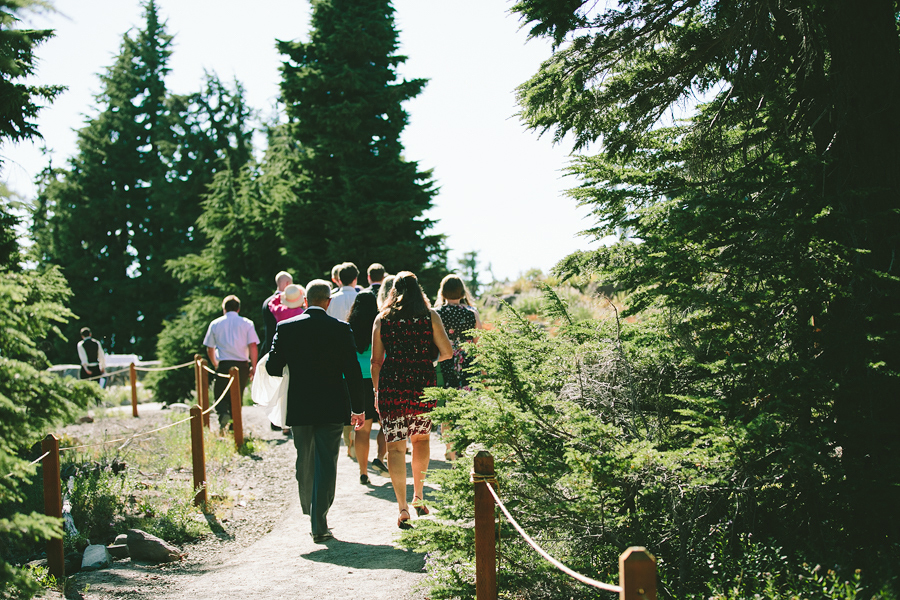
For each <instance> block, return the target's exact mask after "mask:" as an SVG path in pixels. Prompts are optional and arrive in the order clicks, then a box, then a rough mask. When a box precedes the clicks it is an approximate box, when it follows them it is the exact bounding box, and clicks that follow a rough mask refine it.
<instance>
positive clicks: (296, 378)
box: [266, 279, 365, 544]
mask: <svg viewBox="0 0 900 600" xmlns="http://www.w3.org/2000/svg"><path fill="white" fill-rule="evenodd" d="M330 295H331V286H330V285H328V282H327V281H324V280H321V279H316V280H313V281H311V282H309V285H307V286H306V307H307V308H306V311H305V312H304V313H303V314H302V315H300V316H299V317H295V318H293V319H288V320H287V321H282V322H281V323H279V324H278V328H277V330H276V332H275V341H274V342H273V344H272V350H271V351H270V352H269V357H268V359H267V361H268V362H267V363H266V372H267V373H268V374H269V375H272V376H275V377H281V376H283V374H284V368H285V367H288V368H289V370H290V381H289V383H288V392H287V415H286V422H287V424H288V425H289V426H290V427H291V430H292V432H293V437H294V447H295V448H296V449H297V473H296V476H297V484H298V487H299V491H300V508H301V509H302V510H303V514H305V515H310V517H311V519H310V521H311V530H312V536H313V541H314V542H316V543H317V544H318V543H323V542H326V541H328V540H330V539H333V538H334V535H333V534H332V532H331V530H330V529H329V528H328V510H329V509H330V508H331V504H332V502H333V501H334V490H335V484H336V482H337V462H338V453H339V451H340V443H341V430H342V429H343V426H344V423H346V422H347V420H348V418H349V421H350V423H351V425H352V426H353V427H359V426H361V425H362V424H363V422H364V421H365V411H364V408H363V389H362V386H363V379H362V372H361V371H360V368H359V362H358V361H357V359H356V344H355V342H354V340H353V332H352V331H351V329H350V325H348V324H347V323H346V322H344V321H339V320H338V319H335V318H333V317H330V316H328V314H327V313H326V309H327V308H328V305H329V303H330V301H331V299H330Z"/></svg>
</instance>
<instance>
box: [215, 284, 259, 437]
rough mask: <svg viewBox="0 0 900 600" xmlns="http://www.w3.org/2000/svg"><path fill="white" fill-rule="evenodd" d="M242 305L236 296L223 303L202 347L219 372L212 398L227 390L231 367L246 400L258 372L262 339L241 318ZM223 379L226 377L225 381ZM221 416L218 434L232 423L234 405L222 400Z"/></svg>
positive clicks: (218, 407) (252, 327)
mask: <svg viewBox="0 0 900 600" xmlns="http://www.w3.org/2000/svg"><path fill="white" fill-rule="evenodd" d="M240 311H241V301H240V299H239V298H238V297H237V296H235V295H234V294H232V295H230V296H225V299H224V300H222V313H223V314H222V316H221V317H219V318H218V319H215V320H214V321H213V322H212V323H210V324H209V327H208V328H207V330H206V337H204V338H203V345H204V346H206V353H207V354H208V355H209V361H210V362H211V363H212V365H213V367H214V368H215V370H216V373H217V375H216V377H215V383H214V385H213V395H214V396H215V398H216V399H218V398H219V397H220V396H221V395H222V394H223V393H224V392H225V390H226V389H227V385H228V381H229V380H228V377H227V376H228V372H229V370H230V369H231V367H237V368H238V379H239V385H240V390H241V396H242V397H243V394H244V388H245V387H246V386H247V381H249V380H250V379H251V378H252V377H253V374H254V373H255V372H256V359H257V352H258V348H257V344H259V336H257V335H256V328H255V327H254V326H253V321H251V320H250V319H247V318H245V317H242V316H240V314H239V313H240ZM221 375H225V377H222V376H221ZM216 413H217V414H218V416H219V433H223V432H224V431H225V428H226V427H228V425H229V423H231V418H232V415H231V402H230V401H229V400H227V399H223V400H222V401H221V402H219V403H218V404H217V405H216Z"/></svg>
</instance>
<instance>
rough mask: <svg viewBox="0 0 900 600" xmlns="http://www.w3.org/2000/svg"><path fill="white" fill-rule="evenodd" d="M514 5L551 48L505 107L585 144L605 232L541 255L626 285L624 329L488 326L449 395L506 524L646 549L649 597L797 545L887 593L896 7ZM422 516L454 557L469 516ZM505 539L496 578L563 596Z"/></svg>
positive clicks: (748, 587)
mask: <svg viewBox="0 0 900 600" xmlns="http://www.w3.org/2000/svg"><path fill="white" fill-rule="evenodd" d="M514 10H515V11H517V12H519V13H520V14H521V15H522V17H523V18H524V20H525V21H526V22H527V24H528V26H530V28H531V33H532V35H535V36H548V37H550V38H551V39H552V40H553V42H554V44H555V45H556V49H555V51H554V53H553V55H552V56H551V57H550V58H549V59H548V60H547V61H545V63H544V64H543V65H542V66H541V69H540V71H539V72H538V73H537V74H536V75H535V76H534V77H533V78H532V79H531V80H530V81H529V82H527V83H525V84H523V85H522V86H521V88H520V90H519V92H520V102H521V104H522V107H523V111H522V116H523V118H524V119H525V121H526V122H527V123H528V124H529V125H530V126H532V127H533V128H536V129H538V130H541V131H549V132H552V133H553V135H554V137H555V138H556V139H561V138H562V137H565V136H570V137H571V138H572V139H574V140H575V143H576V145H577V146H578V147H579V148H580V149H581V150H585V151H587V150H589V149H590V148H592V147H594V148H597V149H598V150H599V152H600V153H599V154H596V155H587V154H585V155H584V156H581V157H578V158H577V159H575V160H574V161H573V162H572V165H571V168H570V173H571V174H572V175H574V176H576V177H577V178H578V179H579V180H580V182H581V184H580V186H579V187H578V188H577V189H575V190H573V191H572V195H573V197H575V198H576V199H577V200H578V201H579V202H581V203H582V204H583V205H586V206H589V207H590V208H591V210H592V211H593V215H594V218H595V220H596V225H595V226H594V227H593V228H592V229H591V230H590V231H589V232H588V234H589V235H591V236H594V237H598V238H599V237H602V236H605V235H609V234H613V235H618V236H619V239H620V242H619V243H617V244H615V245H613V246H610V247H603V248H601V249H599V250H596V251H591V252H582V253H577V254H575V255H573V256H571V257H569V258H567V259H566V260H564V261H563V262H561V263H560V265H558V267H557V274H558V275H560V276H562V277H563V278H565V277H573V276H578V277H581V276H586V275H591V276H593V277H598V278H600V279H602V280H604V281H611V282H615V284H617V285H618V286H621V287H624V288H625V289H629V290H634V293H633V295H631V296H630V297H629V298H628V301H627V305H628V309H627V312H626V314H625V316H627V317H629V318H631V319H635V318H636V319H637V320H638V324H639V325H635V326H633V327H632V326H626V327H623V329H622V333H621V335H618V336H616V335H612V333H611V331H610V329H609V327H608V326H607V325H605V324H604V323H597V322H589V321H586V322H583V323H577V322H576V323H573V324H571V325H569V326H568V327H563V328H562V329H561V330H560V336H559V338H558V339H555V340H551V339H549V338H545V337H544V335H543V334H541V333H540V332H535V331H533V330H532V329H530V328H529V327H528V326H527V324H526V323H522V324H520V325H518V326H513V327H512V328H511V329H508V330H507V331H504V332H500V333H491V334H488V335H486V336H484V341H483V343H482V347H480V348H479V351H478V353H479V361H480V368H481V369H482V370H483V371H484V372H485V382H484V385H483V386H482V387H480V388H479V389H478V390H477V391H476V393H474V394H471V395H468V396H466V397H465V399H462V400H459V401H458V402H456V404H455V405H454V403H453V402H450V405H449V406H450V408H449V409H448V411H449V413H450V414H451V415H452V416H448V417H447V418H451V419H452V420H454V421H456V423H457V426H458V432H459V433H458V440H459V443H461V444H467V443H482V444H485V445H488V446H489V447H490V448H491V449H492V450H493V451H495V455H496V456H497V457H498V459H500V462H501V463H502V464H503V465H505V466H504V467H502V468H503V469H508V470H507V472H506V473H504V475H506V476H505V477H504V478H503V481H504V483H503V486H504V495H505V496H506V497H509V498H514V499H515V500H514V504H515V508H514V512H515V513H516V514H517V516H518V517H521V518H522V520H523V521H524V522H525V523H526V524H527V526H526V528H530V529H531V530H532V531H534V532H535V533H538V534H539V535H540V536H541V537H542V538H549V539H551V540H555V541H554V542H553V544H554V546H555V547H556V548H557V549H558V551H559V553H560V554H561V556H563V557H565V558H566V559H567V560H569V561H570V562H572V563H573V564H575V565H577V567H578V568H581V569H583V570H584V571H585V572H587V573H589V574H590V573H597V572H599V573H601V574H607V575H611V574H610V573H608V571H606V570H605V569H606V568H607V567H606V566H605V565H611V564H612V562H611V561H612V559H613V558H614V556H615V554H616V553H618V552H619V551H620V550H621V549H622V548H623V547H625V546H628V545H632V544H640V545H645V546H647V547H648V548H650V549H651V551H653V552H654V553H656V554H657V555H658V557H659V558H660V560H661V577H662V580H663V584H664V585H663V588H662V590H663V593H664V594H665V595H666V596H668V597H682V596H686V595H691V594H696V595H700V594H715V595H721V596H725V597H749V596H753V595H754V594H760V595H764V596H775V595H786V594H792V593H797V594H803V593H805V592H804V591H803V589H801V588H797V587H794V584H793V583H792V582H797V581H801V580H800V579H799V577H800V576H808V578H807V579H804V580H802V581H809V580H810V579H815V577H812V576H811V575H810V574H809V573H805V572H803V569H802V563H803V562H804V561H809V563H810V564H816V563H819V564H822V565H830V566H833V567H834V568H835V569H836V570H837V571H838V572H839V574H840V577H842V578H845V579H850V578H851V576H852V573H853V570H854V569H855V568H862V569H863V571H862V580H861V581H862V584H861V585H863V586H865V588H866V591H865V593H866V594H868V595H871V594H873V593H876V592H879V590H881V589H889V590H893V593H894V594H896V592H897V589H898V587H900V581H898V580H897V578H896V564H897V560H898V558H900V556H898V548H900V521H898V515H897V511H896V507H897V506H900V448H898V445H900V437H898V436H897V435H896V431H898V429H900V364H898V361H900V331H898V329H900V323H898V310H897V307H898V306H900V285H898V284H900V280H898V278H897V275H896V255H897V244H898V241H900V237H898V236H897V232H898V231H900V193H898V192H900V190H898V181H897V178H898V173H900V168H898V167H900V164H898V159H900V155H898V153H897V150H896V139H897V136H898V134H900V117H898V115H900V111H898V108H900V106H898V102H900V100H898V99H900V94H898V91H900V90H898V86H900V77H898V74H900V44H898V29H897V14H898V13H897V8H896V3H894V2H888V1H873V2H864V3H853V4H850V3H843V2H839V1H827V2H807V1H803V0H793V1H788V2H778V3H759V2H743V1H734V2H732V1H717V2H700V1H697V0H684V1H678V2H663V1H656V0H644V1H638V0H635V1H625V2H620V3H618V4H616V5H614V6H610V7H606V6H600V5H597V4H595V3H592V2H578V1H575V2H571V1H568V0H522V1H520V2H518V3H517V4H516V5H515V7H514ZM676 114H681V115H684V116H683V117H681V118H676V117H675V115H676ZM495 336H501V337H503V338H504V341H503V343H502V344H501V343H496V342H495ZM617 352H618V353H617ZM604 356H605V357H606V358H604ZM576 392H577V393H576ZM441 418H442V419H443V418H444V416H443V415H442V416H441ZM453 477H457V478H458V481H456V485H455V486H454V485H452V484H448V485H445V488H444V489H445V490H446V491H447V493H448V502H449V503H450V506H451V507H452V508H451V513H450V515H451V516H452V517H456V518H459V519H464V518H466V516H467V513H466V512H465V510H464V508H463V507H464V503H463V502H462V500H461V498H462V497H463V496H462V494H463V491H464V490H463V488H462V485H463V484H464V482H463V481H462V479H463V477H464V474H463V473H458V474H455V475H454V476H453ZM451 479H452V477H451ZM417 535H418V534H417ZM435 535H436V536H438V537H436V539H439V540H443V541H445V542H447V543H446V547H444V548H443V549H441V550H440V551H439V552H438V553H437V554H436V555H435V556H436V557H439V558H436V559H435V560H437V561H438V562H439V563H440V564H442V565H443V567H445V568H447V567H450V565H452V557H453V553H454V552H458V551H459V549H460V546H459V545H458V544H457V543H456V542H457V540H459V539H462V536H463V535H467V534H465V532H464V530H459V529H454V528H452V527H451V528H448V529H447V530H443V531H442V532H441V533H437V534H435ZM434 548H435V549H437V548H438V546H437V545H436V546H434ZM448 548H452V551H451V550H448ZM506 552H508V553H509V556H508V559H509V560H510V561H511V565H510V570H509V571H508V572H507V573H506V574H505V575H504V576H506V577H509V578H510V579H509V580H508V581H507V583H508V584H509V587H508V588H507V589H513V590H517V591H521V593H523V594H525V595H530V596H533V597H554V596H557V595H569V594H575V593H576V592H570V591H568V590H566V589H565V585H567V584H559V585H557V584H543V583H541V582H540V581H538V580H535V579H532V578H531V577H532V574H533V573H535V572H538V571H540V567H538V566H533V565H532V564H530V562H529V561H531V560H532V559H531V558H527V557H526V556H525V555H520V554H519V553H518V551H517V550H516V545H515V543H514V542H513V543H510V544H509V545H508V546H506ZM461 556H462V555H458V557H461ZM448 557H450V558H449V559H448ZM594 558H596V559H597V560H599V563H592V562H590V561H592V560H594ZM461 565H465V561H464V562H463V563H461ZM598 565H600V566H598ZM459 569H462V571H463V572H464V571H465V569H463V567H462V566H460V567H458V569H457V570H459ZM438 570H439V569H435V570H434V572H435V573H437V572H438ZM450 572H451V573H452V572H454V571H453V569H452V568H451V569H450ZM441 581H442V582H441V583H440V585H442V586H449V587H445V588H441V589H444V590H445V591H446V590H450V589H453V588H454V586H455V585H462V584H465V583H466V580H465V578H462V579H460V580H458V581H457V582H456V583H453V582H450V583H448V581H449V580H448V579H447V578H446V577H443V578H441ZM560 586H562V587H560ZM851 587H852V586H851ZM842 589H843V588H842ZM442 593H443V592H442ZM448 593H449V592H448ZM579 593H580V592H579ZM816 593H817V594H820V595H821V594H822V593H823V592H822V591H819V592H816ZM835 593H838V592H835ZM840 593H843V592H840Z"/></svg>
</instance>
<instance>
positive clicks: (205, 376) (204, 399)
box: [197, 358, 209, 429]
mask: <svg viewBox="0 0 900 600" xmlns="http://www.w3.org/2000/svg"><path fill="white" fill-rule="evenodd" d="M208 366H209V363H207V362H206V359H205V358H201V359H200V398H199V399H198V400H197V402H199V404H200V408H202V409H203V426H204V427H206V428H207V429H209V413H208V412H206V411H207V410H209V373H208V371H207V370H206V368H207V367H208Z"/></svg>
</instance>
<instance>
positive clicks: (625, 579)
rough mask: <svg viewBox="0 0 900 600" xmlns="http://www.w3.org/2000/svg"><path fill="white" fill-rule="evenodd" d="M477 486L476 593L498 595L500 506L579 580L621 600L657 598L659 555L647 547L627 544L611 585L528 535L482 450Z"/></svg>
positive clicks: (482, 597) (483, 599)
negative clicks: (574, 567)
mask: <svg viewBox="0 0 900 600" xmlns="http://www.w3.org/2000/svg"><path fill="white" fill-rule="evenodd" d="M472 483H473V484H474V487H475V597H476V600H496V599H497V547H496V543H497V539H496V538H497V530H496V524H495V520H496V519H495V513H494V507H495V506H499V507H500V510H501V511H502V512H503V514H504V516H505V517H506V519H507V520H508V521H509V523H510V524H511V525H512V526H513V527H514V528H515V530H516V531H517V532H518V533H519V535H521V536H522V539H524V540H525V541H526V542H527V543H528V545H529V546H531V547H532V548H533V549H534V550H535V551H536V552H537V553H538V554H539V555H540V556H541V557H542V558H544V559H545V560H546V561H548V562H549V563H550V564H552V565H553V566H554V567H555V568H557V569H559V570H560V571H562V572H563V573H565V574H566V575H568V576H570V577H572V578H573V579H575V580H576V581H579V582H580V583H583V584H585V585H589V586H591V587H594V588H597V589H600V590H604V591H607V592H612V593H616V594H619V598H620V600H656V559H655V558H654V557H653V555H652V554H650V553H649V552H647V550H646V549H645V548H642V547H639V546H635V547H631V548H628V549H627V550H625V552H623V553H622V555H621V556H619V585H611V584H608V583H604V582H602V581H597V580H596V579H591V578H590V577H586V576H584V575H582V574H580V573H578V572H576V571H573V570H572V569H570V568H569V567H567V566H566V565H564V564H563V563H561V562H560V561H559V560H557V559H555V558H553V557H552V556H551V555H550V554H549V553H548V552H547V551H546V550H544V549H543V548H541V547H540V546H539V545H538V543H537V542H535V541H534V539H533V538H532V537H531V536H530V535H528V534H527V533H526V532H525V530H524V529H522V526H521V525H519V523H518V522H516V520H515V519H514V518H513V516H512V514H510V512H509V510H508V509H507V508H506V506H505V505H504V504H503V501H502V500H500V496H499V495H498V494H497V492H496V490H495V489H494V487H495V486H496V485H497V476H496V474H495V473H494V457H493V456H491V455H490V453H488V452H485V451H481V452H478V454H476V456H475V461H474V465H473V471H472Z"/></svg>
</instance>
